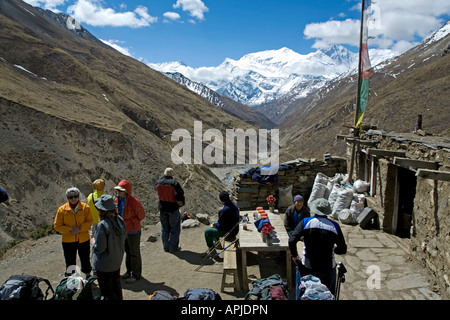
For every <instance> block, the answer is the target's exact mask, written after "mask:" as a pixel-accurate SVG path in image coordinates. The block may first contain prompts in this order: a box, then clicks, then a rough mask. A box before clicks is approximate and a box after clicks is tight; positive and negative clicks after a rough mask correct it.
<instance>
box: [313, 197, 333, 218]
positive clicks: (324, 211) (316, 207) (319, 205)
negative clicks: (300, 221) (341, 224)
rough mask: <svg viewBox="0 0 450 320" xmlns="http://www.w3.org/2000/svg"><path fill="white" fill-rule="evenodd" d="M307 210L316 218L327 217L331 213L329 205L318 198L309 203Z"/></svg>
mask: <svg viewBox="0 0 450 320" xmlns="http://www.w3.org/2000/svg"><path fill="white" fill-rule="evenodd" d="M309 210H310V211H311V212H312V213H314V214H315V215H316V216H328V215H330V214H331V211H332V210H331V206H330V203H329V202H328V200H327V199H324V198H319V199H316V200H314V201H313V202H311V205H310V206H309Z"/></svg>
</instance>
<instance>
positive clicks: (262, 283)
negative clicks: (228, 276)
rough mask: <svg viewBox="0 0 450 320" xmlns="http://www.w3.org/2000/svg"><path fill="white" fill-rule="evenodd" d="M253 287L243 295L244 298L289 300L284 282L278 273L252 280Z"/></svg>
mask: <svg viewBox="0 0 450 320" xmlns="http://www.w3.org/2000/svg"><path fill="white" fill-rule="evenodd" d="M252 286H253V288H252V289H251V290H250V291H249V292H248V293H247V295H246V296H245V300H289V290H288V285H287V283H286V282H284V281H283V279H282V278H281V276H280V275H279V274H274V275H271V276H270V277H268V278H264V279H256V280H254V281H252Z"/></svg>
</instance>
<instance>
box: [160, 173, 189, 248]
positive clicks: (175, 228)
mask: <svg viewBox="0 0 450 320" xmlns="http://www.w3.org/2000/svg"><path fill="white" fill-rule="evenodd" d="M173 175H174V171H173V169H172V168H166V169H165V170H164V175H163V176H162V178H161V179H159V180H157V181H156V191H157V192H158V198H159V203H158V210H159V219H160V221H161V240H162V244H163V249H164V251H165V252H170V253H174V252H177V251H179V250H180V249H181V247H180V246H179V242H180V233H181V215H180V207H182V206H184V204H185V198H184V191H183V188H182V187H181V185H180V184H179V183H178V181H177V180H175V179H174V178H173Z"/></svg>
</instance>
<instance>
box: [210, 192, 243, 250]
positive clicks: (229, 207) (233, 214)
mask: <svg viewBox="0 0 450 320" xmlns="http://www.w3.org/2000/svg"><path fill="white" fill-rule="evenodd" d="M219 199H220V201H221V202H222V204H223V207H222V209H221V210H220V211H219V220H218V221H217V222H215V223H213V226H212V227H211V228H208V229H206V230H205V240H206V245H207V246H208V248H209V249H212V248H213V247H214V242H215V241H217V240H218V239H220V238H221V237H223V236H224V235H225V234H227V233H228V232H230V231H231V232H230V233H229V235H228V236H227V239H233V238H235V237H236V235H237V234H238V232H239V228H238V227H237V224H238V223H239V220H240V217H239V208H238V207H237V206H236V204H234V203H233V202H232V201H231V199H230V195H229V193H228V192H226V191H222V192H220V194H219ZM212 253H214V250H213V251H212Z"/></svg>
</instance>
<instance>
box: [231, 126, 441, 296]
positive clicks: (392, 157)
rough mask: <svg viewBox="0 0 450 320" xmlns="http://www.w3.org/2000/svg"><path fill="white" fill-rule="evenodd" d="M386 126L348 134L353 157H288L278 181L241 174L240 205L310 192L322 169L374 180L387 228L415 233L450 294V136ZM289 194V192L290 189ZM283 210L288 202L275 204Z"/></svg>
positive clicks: (377, 207)
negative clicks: (393, 129) (391, 130)
mask: <svg viewBox="0 0 450 320" xmlns="http://www.w3.org/2000/svg"><path fill="white" fill-rule="evenodd" d="M421 133H422V135H419V134H417V133H409V134H405V133H402V134H393V133H391V134H386V133H384V132H383V131H381V130H369V131H367V132H363V133H361V135H360V136H359V137H358V138H355V137H352V136H338V137H337V139H343V140H345V141H346V142H347V156H346V158H340V157H332V156H330V155H326V156H324V159H323V160H316V159H296V160H293V161H290V162H287V163H285V164H283V166H282V167H281V168H280V171H278V175H277V177H276V179H275V180H274V181H268V182H267V183H265V182H266V181H262V183H261V181H259V182H257V181H255V179H254V176H253V175H252V172H249V173H250V174H244V173H241V174H237V175H236V176H235V177H234V190H235V197H236V199H237V203H238V206H239V207H240V208H241V210H253V209H255V208H256V207H258V206H262V207H264V208H265V209H267V207H268V205H267V201H266V198H267V196H268V195H270V194H272V195H274V196H275V197H276V198H277V199H278V201H280V198H281V197H282V196H283V194H285V193H286V194H287V195H288V196H290V197H291V198H290V199H289V200H290V201H292V197H293V196H294V195H296V194H301V195H302V196H303V197H304V198H305V200H308V199H309V196H310V194H311V191H312V188H313V184H314V180H315V177H316V175H317V174H318V173H322V174H324V175H326V176H328V177H333V176H334V175H335V174H337V173H349V176H350V177H349V182H352V181H356V180H358V179H360V180H363V181H366V182H367V183H369V185H370V187H369V190H368V191H367V192H366V197H365V202H366V203H365V206H366V207H370V208H372V209H373V210H374V211H375V212H376V213H377V214H378V221H377V222H378V224H376V225H378V226H379V227H380V228H381V229H382V230H383V231H384V232H386V233H390V234H393V235H396V236H398V237H402V238H409V239H410V241H409V243H410V244H411V248H410V251H411V255H412V256H413V257H415V258H417V259H418V260H419V261H421V262H422V263H423V265H424V267H425V268H427V269H428V271H429V272H430V274H431V275H432V276H433V277H434V278H435V279H436V283H437V284H438V286H439V291H440V293H441V295H442V297H443V298H446V299H449V298H450V139H448V138H442V137H437V136H430V135H426V134H424V133H423V132H421ZM288 198H289V197H288ZM276 205H277V206H278V209H279V210H280V212H283V210H285V208H286V204H285V203H284V204H282V205H280V203H279V202H278V203H277V204H276Z"/></svg>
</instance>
